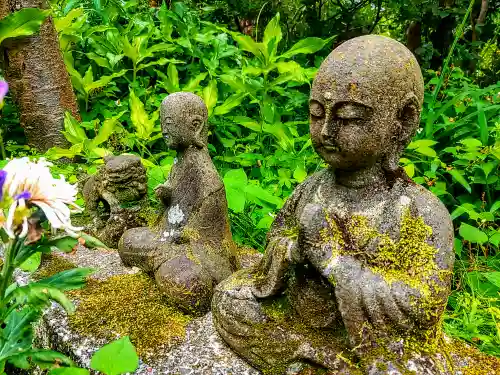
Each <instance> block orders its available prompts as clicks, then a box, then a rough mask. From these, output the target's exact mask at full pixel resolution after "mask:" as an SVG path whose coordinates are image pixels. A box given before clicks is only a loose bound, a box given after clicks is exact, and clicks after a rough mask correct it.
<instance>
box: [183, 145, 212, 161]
mask: <svg viewBox="0 0 500 375" xmlns="http://www.w3.org/2000/svg"><path fill="white" fill-rule="evenodd" d="M204 149H206V147H202V148H200V147H197V146H195V145H191V146H189V147H187V148H184V149H182V150H177V158H178V159H179V160H180V159H184V158H186V157H187V156H189V155H193V154H196V153H198V152H200V151H202V150H204Z"/></svg>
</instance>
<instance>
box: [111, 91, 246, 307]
mask: <svg viewBox="0 0 500 375" xmlns="http://www.w3.org/2000/svg"><path fill="white" fill-rule="evenodd" d="M161 125H162V131H163V134H164V138H165V141H166V143H167V145H168V147H170V148H172V149H174V150H176V151H177V159H176V162H175V164H174V166H173V167H172V170H171V171H170V174H169V176H168V179H167V181H166V182H165V183H164V184H162V185H160V186H158V187H157V188H156V191H155V192H156V195H157V197H158V199H159V200H160V201H161V202H162V203H163V205H164V207H165V210H164V214H163V215H162V217H161V218H160V220H159V222H158V223H157V225H155V226H153V227H151V228H149V227H142V228H134V229H130V230H128V231H127V232H125V234H124V235H123V237H122V238H121V240H120V243H119V245H118V249H119V252H120V256H121V258H122V260H123V262H124V263H125V264H126V265H129V266H137V267H140V268H141V269H143V270H144V271H145V272H147V273H149V274H152V275H154V277H155V279H156V281H157V284H158V286H159V288H160V289H161V290H162V291H163V292H164V294H165V295H166V296H167V297H168V298H169V299H171V300H172V301H173V302H174V303H176V304H177V305H179V306H181V307H182V308H184V309H185V310H186V311H189V312H191V313H198V314H202V313H205V312H207V311H208V310H209V309H210V301H211V298H212V294H213V288H214V286H215V285H217V284H218V283H219V282H220V281H222V280H223V279H225V278H226V277H228V276H229V275H231V273H232V272H233V271H235V270H236V269H237V268H238V264H237V263H238V262H237V260H236V256H235V255H236V254H235V251H236V248H235V246H234V243H233V241H232V236H231V230H230V226H229V219H228V214H227V201H226V193H225V190H224V185H223V183H222V180H221V178H220V176H219V174H218V173H217V170H216V169H215V166H214V165H213V163H212V160H211V159H210V155H209V154H208V149H207V137H208V130H207V126H208V125H207V108H206V106H205V103H204V102H203V100H201V98H199V97H198V96H196V95H194V94H191V93H175V94H172V95H169V96H167V97H166V98H165V100H164V101H163V103H162V105H161Z"/></svg>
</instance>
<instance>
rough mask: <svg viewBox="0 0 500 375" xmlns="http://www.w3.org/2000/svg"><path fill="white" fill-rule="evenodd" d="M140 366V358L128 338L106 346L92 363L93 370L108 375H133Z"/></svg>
mask: <svg viewBox="0 0 500 375" xmlns="http://www.w3.org/2000/svg"><path fill="white" fill-rule="evenodd" d="M138 366H139V357H138V356H137V353H136V351H135V348H134V346H133V345H132V343H131V342H130V339H129V337H128V336H125V337H123V338H121V339H118V340H116V341H113V342H112V343H110V344H107V345H104V346H103V347H102V348H101V349H99V350H98V351H97V352H95V353H94V355H93V356H92V359H91V361H90V367H91V368H92V369H93V370H96V371H100V372H102V373H103V374H106V375H120V374H125V373H133V372H134V371H135V370H136V369H137V367H138Z"/></svg>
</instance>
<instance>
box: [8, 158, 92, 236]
mask: <svg viewBox="0 0 500 375" xmlns="http://www.w3.org/2000/svg"><path fill="white" fill-rule="evenodd" d="M50 165H52V164H51V163H49V162H47V161H45V160H44V159H40V160H38V161H37V162H35V161H30V160H29V158H27V157H24V158H20V159H13V160H11V161H10V162H9V163H8V164H7V165H6V166H5V167H4V169H3V170H4V171H5V172H7V176H6V179H5V183H4V185H3V195H4V196H10V197H12V198H13V199H14V202H13V203H12V204H11V206H10V208H9V211H8V215H7V220H6V222H5V231H6V232H7V234H8V235H9V236H10V237H12V238H13V237H15V233H14V231H15V230H16V229H17V225H19V223H16V220H15V217H16V212H18V213H19V212H21V213H22V212H23V210H24V211H26V208H27V207H31V206H32V205H35V206H38V207H39V208H40V209H41V210H42V211H43V212H44V214H45V216H46V217H47V219H48V221H49V222H50V224H51V226H52V228H54V229H63V230H65V231H66V232H67V233H69V234H71V235H75V233H74V232H75V231H79V230H81V229H82V228H76V227H74V226H73V225H72V224H71V218H70V214H71V210H70V208H69V207H68V206H70V207H73V208H74V209H76V210H77V211H81V208H80V207H78V206H77V205H76V204H75V200H76V194H77V189H76V187H75V186H73V185H71V184H69V183H67V182H66V181H65V179H64V177H63V176H60V177H61V178H60V179H56V178H54V177H52V174H51V173H50V169H49V166H50ZM22 216H23V217H22V230H21V233H20V236H21V237H24V236H26V234H27V233H28V217H27V215H22ZM18 220H19V218H18Z"/></svg>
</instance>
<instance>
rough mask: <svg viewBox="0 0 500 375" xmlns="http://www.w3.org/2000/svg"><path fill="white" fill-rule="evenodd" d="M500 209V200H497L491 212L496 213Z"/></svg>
mask: <svg viewBox="0 0 500 375" xmlns="http://www.w3.org/2000/svg"><path fill="white" fill-rule="evenodd" d="M499 209H500V200H497V201H496V202H495V203H493V204H492V205H491V208H490V212H496V211H498V210H499Z"/></svg>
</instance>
